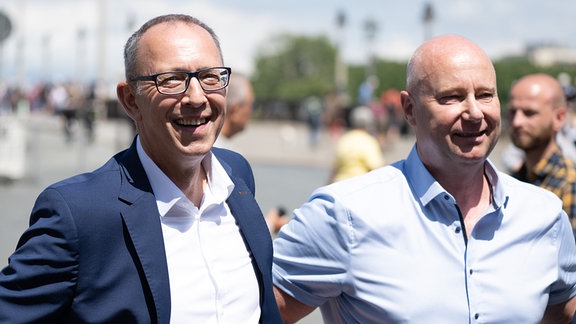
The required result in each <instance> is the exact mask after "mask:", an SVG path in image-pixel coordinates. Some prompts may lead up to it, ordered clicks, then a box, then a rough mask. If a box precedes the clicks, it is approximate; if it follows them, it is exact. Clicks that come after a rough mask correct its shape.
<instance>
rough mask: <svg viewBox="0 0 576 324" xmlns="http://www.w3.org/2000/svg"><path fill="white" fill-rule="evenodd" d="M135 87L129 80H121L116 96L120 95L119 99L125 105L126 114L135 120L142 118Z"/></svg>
mask: <svg viewBox="0 0 576 324" xmlns="http://www.w3.org/2000/svg"><path fill="white" fill-rule="evenodd" d="M135 91H136V90H135V89H134V88H133V87H131V86H130V85H129V84H128V82H125V81H123V82H120V83H118V85H117V86H116V96H118V101H120V103H121V104H122V107H124V111H126V114H128V116H129V117H130V118H131V119H132V120H133V121H134V122H136V121H138V120H140V109H138V105H136V93H135Z"/></svg>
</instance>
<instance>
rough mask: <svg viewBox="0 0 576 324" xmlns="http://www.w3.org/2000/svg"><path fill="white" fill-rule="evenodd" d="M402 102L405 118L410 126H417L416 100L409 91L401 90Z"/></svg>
mask: <svg viewBox="0 0 576 324" xmlns="http://www.w3.org/2000/svg"><path fill="white" fill-rule="evenodd" d="M400 103H401V104H402V111H404V119H406V121H407V122H408V124H410V126H413V127H414V126H416V118H415V117H414V101H413V99H412V96H411V95H410V94H409V93H408V91H400Z"/></svg>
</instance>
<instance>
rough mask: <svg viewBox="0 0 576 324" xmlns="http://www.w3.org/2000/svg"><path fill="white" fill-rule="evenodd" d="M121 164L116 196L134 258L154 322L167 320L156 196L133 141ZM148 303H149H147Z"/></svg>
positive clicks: (165, 269)
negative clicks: (120, 204) (152, 312)
mask: <svg viewBox="0 0 576 324" xmlns="http://www.w3.org/2000/svg"><path fill="white" fill-rule="evenodd" d="M119 163H120V165H121V166H122V168H123V172H122V174H123V176H122V185H121V190H120V194H119V199H120V200H121V201H123V202H125V203H126V208H125V209H123V210H122V211H121V215H122V218H123V220H124V224H125V226H126V231H127V233H128V236H129V239H130V242H129V245H130V243H131V246H129V248H130V249H131V250H132V251H131V253H133V257H134V258H135V262H136V263H137V265H138V266H139V267H140V271H141V276H143V278H142V281H143V283H144V284H147V285H148V287H147V288H148V289H149V292H150V296H148V297H147V298H148V299H149V300H150V298H151V301H152V302H153V304H154V309H155V311H156V316H157V321H158V323H168V322H169V321H170V284H169V277H168V266H167V261H166V252H165V249H164V239H163V236H162V226H161V224H160V215H159V214H158V207H157V205H156V198H155V197H154V195H153V193H152V189H151V186H150V183H149V181H148V177H147V176H146V172H145V171H144V168H143V167H142V164H141V162H140V159H139V158H138V154H137V153H136V146H135V145H134V144H133V145H132V146H131V147H130V149H128V150H127V151H126V152H125V154H124V155H123V158H122V159H121V160H120V161H119ZM144 280H145V282H144ZM149 307H151V306H149Z"/></svg>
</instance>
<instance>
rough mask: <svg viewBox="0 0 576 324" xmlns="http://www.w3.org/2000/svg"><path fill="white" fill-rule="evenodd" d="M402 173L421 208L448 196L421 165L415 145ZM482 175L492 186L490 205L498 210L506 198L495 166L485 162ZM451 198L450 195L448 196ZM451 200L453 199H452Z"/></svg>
mask: <svg viewBox="0 0 576 324" xmlns="http://www.w3.org/2000/svg"><path fill="white" fill-rule="evenodd" d="M404 172H405V173H406V177H407V178H408V181H409V183H410V184H411V186H412V187H413V190H414V192H415V194H416V196H417V197H418V199H419V200H420V203H421V204H422V205H423V206H426V205H427V204H428V203H429V202H430V201H432V200H433V199H435V198H436V197H437V196H438V195H440V194H442V195H446V194H447V195H450V193H448V192H447V191H446V190H445V189H444V188H443V187H442V186H441V185H440V183H438V181H436V179H434V177H432V175H431V174H430V172H428V169H426V167H425V166H424V163H422V160H421V159H420V156H419V155H418V151H417V150H416V145H414V146H413V147H412V150H411V151H410V154H409V155H408V158H407V159H406V167H405V170H404ZM484 173H485V175H486V177H487V178H488V181H489V182H490V185H491V186H492V203H493V206H494V208H495V209H497V208H499V207H500V206H502V204H504V202H505V201H506V196H505V193H504V190H503V188H502V185H501V183H500V181H499V177H498V171H497V169H496V166H495V165H494V164H493V163H492V161H490V160H489V159H488V160H486V163H485V166H484ZM450 196H451V195H450ZM452 198H453V197H452Z"/></svg>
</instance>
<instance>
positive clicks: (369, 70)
mask: <svg viewBox="0 0 576 324" xmlns="http://www.w3.org/2000/svg"><path fill="white" fill-rule="evenodd" d="M377 31H378V24H377V23H376V21H374V20H373V19H367V20H366V21H365V22H364V32H365V33H366V41H367V43H368V50H367V55H368V60H367V64H366V77H369V76H371V75H373V74H374V65H375V62H374V39H375V38H376V32H377Z"/></svg>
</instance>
